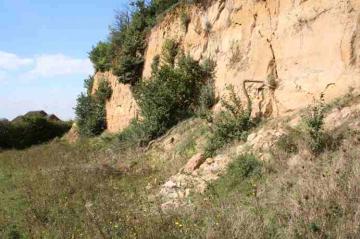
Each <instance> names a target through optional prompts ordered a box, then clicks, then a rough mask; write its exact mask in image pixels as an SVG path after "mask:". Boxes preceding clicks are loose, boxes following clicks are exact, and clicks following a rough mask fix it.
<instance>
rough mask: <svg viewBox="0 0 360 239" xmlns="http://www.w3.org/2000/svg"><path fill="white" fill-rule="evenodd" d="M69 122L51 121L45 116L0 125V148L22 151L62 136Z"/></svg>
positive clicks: (23, 118)
mask: <svg viewBox="0 0 360 239" xmlns="http://www.w3.org/2000/svg"><path fill="white" fill-rule="evenodd" d="M70 127H71V123H70V122H62V121H59V122H57V121H52V120H49V119H48V118H47V117H46V116H24V117H22V118H21V120H18V121H16V122H11V123H9V122H8V123H0V148H3V149H7V148H17V149H24V148H27V147H30V146H32V145H37V144H41V143H44V142H47V141H49V140H51V139H53V138H55V137H60V136H62V135H64V134H65V133H66V132H67V131H68V130H69V129H70Z"/></svg>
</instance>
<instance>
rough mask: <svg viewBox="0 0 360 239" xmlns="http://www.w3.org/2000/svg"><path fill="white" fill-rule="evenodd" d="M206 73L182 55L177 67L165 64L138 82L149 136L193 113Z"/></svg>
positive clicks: (144, 121) (155, 135)
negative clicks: (146, 79) (144, 79)
mask: <svg viewBox="0 0 360 239" xmlns="http://www.w3.org/2000/svg"><path fill="white" fill-rule="evenodd" d="M208 74H209V73H208V72H205V69H204V68H203V67H202V66H201V65H200V64H199V63H198V62H197V61H195V60H193V59H192V58H191V57H190V56H184V55H183V56H181V57H180V59H179V61H178V64H177V66H175V67H172V66H171V65H167V64H165V65H163V66H161V68H160V69H159V70H158V72H157V73H156V74H153V75H152V78H151V80H148V81H144V82H142V83H141V84H140V85H139V87H138V89H137V94H136V95H137V101H138V104H139V106H140V108H141V115H142V117H143V123H144V124H145V125H146V128H147V131H148V133H149V137H150V138H156V137H158V136H160V135H161V134H163V133H164V132H165V131H166V130H167V129H169V128H170V127H172V126H173V125H175V124H176V123H178V122H179V121H181V120H183V119H185V118H187V117H189V116H191V115H193V114H194V112H195V111H196V109H197V107H198V105H199V95H200V92H201V89H202V87H203V86H204V83H205V82H204V81H205V78H206V77H207V76H208Z"/></svg>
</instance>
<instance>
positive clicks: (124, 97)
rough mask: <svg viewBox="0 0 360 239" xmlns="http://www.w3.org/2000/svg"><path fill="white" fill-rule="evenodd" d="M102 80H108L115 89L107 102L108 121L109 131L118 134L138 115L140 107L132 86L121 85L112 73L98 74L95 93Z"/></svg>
mask: <svg viewBox="0 0 360 239" xmlns="http://www.w3.org/2000/svg"><path fill="white" fill-rule="evenodd" d="M101 79H107V80H108V81H109V83H110V85H111V88H112V89H113V94H112V96H111V98H110V99H109V100H108V101H107V102H106V121H107V125H108V129H107V130H108V131H109V132H110V133H116V132H118V131H120V130H122V129H124V128H126V127H127V126H128V125H129V123H130V122H131V120H132V119H133V118H135V117H137V115H138V106H137V104H136V101H135V99H134V97H133V96H132V93H131V90H130V86H129V85H124V84H121V83H119V81H118V79H117V77H116V76H115V75H113V74H111V73H110V72H105V73H101V72H98V73H96V75H95V77H94V86H93V89H92V91H93V93H94V92H95V91H96V89H97V87H98V85H99V82H100V80H101Z"/></svg>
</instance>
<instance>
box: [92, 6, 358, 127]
mask: <svg viewBox="0 0 360 239" xmlns="http://www.w3.org/2000/svg"><path fill="white" fill-rule="evenodd" d="M183 11H186V13H187V14H188V16H189V17H190V23H189V25H188V26H187V27H184V25H183V23H182V21H181V18H180V15H181V13H182V12H183ZM166 39H172V40H175V41H177V42H179V46H180V48H182V49H183V50H184V51H185V52H186V53H188V54H190V55H191V56H192V57H193V58H195V59H197V60H204V59H206V58H211V59H212V60H214V61H215V62H216V63H217V67H216V75H215V86H216V92H217V94H218V95H219V96H220V97H221V96H222V95H223V94H225V92H226V90H225V88H226V85H229V84H232V85H234V86H235V89H236V90H237V91H238V92H239V93H240V94H241V95H242V96H244V97H246V96H247V95H248V96H249V97H250V98H251V100H252V102H253V111H254V112H253V114H254V115H255V114H262V115H265V116H274V117H276V116H279V115H284V114H286V113H289V112H294V111H296V110H298V109H301V108H303V107H305V106H307V105H309V104H310V103H311V102H312V101H313V99H314V98H318V97H319V95H320V94H321V93H322V92H324V91H326V92H325V98H326V100H327V101H330V100H332V99H334V98H336V97H339V96H341V95H344V94H346V93H347V92H349V91H355V92H359V91H360V2H359V1H356V0H333V1H328V0H267V1H259V0H258V1H255V0H247V1H244V0H226V1H224V0H218V1H213V3H212V4H211V5H210V6H209V7H207V8H206V9H203V8H201V7H197V6H187V7H184V6H181V7H177V8H175V9H173V10H172V11H171V12H169V13H168V14H167V15H166V16H165V17H164V18H163V20H162V21H161V22H160V23H159V24H158V25H157V26H156V27H154V28H153V29H152V31H151V33H150V35H149V38H148V49H147V51H146V53H145V67H144V71H143V77H144V78H148V77H149V76H150V74H151V63H152V61H153V58H154V57H155V56H156V55H159V54H160V53H161V48H162V45H163V43H164V42H165V40H166ZM104 77H105V78H107V79H108V80H109V81H110V84H111V86H112V88H113V92H114V93H113V95H112V97H111V99H110V100H109V101H108V102H107V104H106V110H107V123H108V130H109V131H110V132H117V131H120V130H121V129H123V128H125V127H126V126H127V125H128V124H129V123H130V121H131V119H133V118H134V117H137V115H138V108H137V106H136V102H135V100H134V98H133V97H132V94H131V90H130V87H129V86H127V85H123V84H121V83H118V81H117V79H116V77H115V76H113V75H112V74H111V73H110V72H107V73H97V74H96V75H95V87H94V88H96V85H97V84H96V82H98V81H99V79H100V78H104ZM251 81H256V82H255V83H253V82H251Z"/></svg>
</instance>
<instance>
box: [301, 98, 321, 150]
mask: <svg viewBox="0 0 360 239" xmlns="http://www.w3.org/2000/svg"><path fill="white" fill-rule="evenodd" d="M324 118H325V104H324V96H323V95H321V97H320V100H319V102H317V103H316V104H315V105H313V106H312V107H310V108H309V109H308V111H307V112H306V114H304V115H303V116H302V120H303V122H304V124H305V133H306V136H307V138H308V140H307V143H308V146H309V148H310V150H311V151H312V152H313V153H314V154H318V153H321V152H322V151H323V150H324V149H325V147H326V144H327V142H326V141H327V137H326V134H325V132H324V129H323V125H324Z"/></svg>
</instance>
